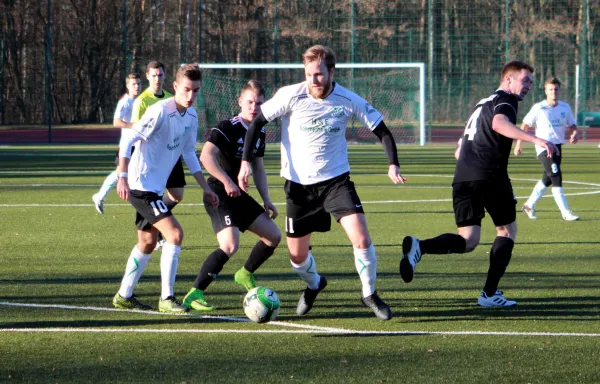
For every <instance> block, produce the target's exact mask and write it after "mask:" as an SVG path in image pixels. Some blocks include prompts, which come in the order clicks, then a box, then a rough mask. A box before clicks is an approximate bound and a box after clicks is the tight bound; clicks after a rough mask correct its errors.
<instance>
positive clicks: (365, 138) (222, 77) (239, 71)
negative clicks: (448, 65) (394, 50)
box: [197, 63, 425, 145]
mask: <svg viewBox="0 0 600 384" xmlns="http://www.w3.org/2000/svg"><path fill="white" fill-rule="evenodd" d="M199 67H200V68H201V69H202V84H203V85H202V93H201V94H200V95H199V97H198V106H197V107H198V113H199V116H198V118H199V124H200V127H199V136H200V137H199V138H200V140H202V141H204V138H205V137H204V135H205V133H206V132H207V129H209V128H211V127H214V126H215V124H216V123H217V122H219V121H221V120H224V119H228V118H230V117H231V116H233V115H234V114H237V113H238V112H239V106H238V96H239V92H240V90H241V89H242V87H243V86H244V84H245V83H246V82H247V81H248V80H250V79H255V80H258V81H260V82H261V83H262V84H263V86H264V87H265V90H266V92H267V100H268V99H269V98H270V97H272V96H273V95H274V94H275V92H276V91H277V89H279V88H280V87H282V86H285V85H290V84H295V83H299V82H302V81H304V72H303V71H302V70H303V69H304V65H302V64H199ZM334 80H335V81H336V82H337V83H339V84H340V85H342V86H343V87H345V88H347V89H350V90H351V91H353V92H355V93H356V94H358V95H360V96H361V97H363V98H365V99H366V100H367V101H368V102H369V103H370V104H371V105H373V106H374V107H375V108H377V109H378V110H379V111H380V112H381V113H382V114H383V115H384V118H385V123H386V125H387V126H388V128H389V129H390V130H391V131H392V133H393V135H394V138H395V139H396V142H398V143H419V144H420V145H425V64H423V63H374V64H336V66H335V76H334ZM346 137H347V139H348V141H349V142H376V141H377V137H376V136H375V135H373V134H372V133H371V132H369V130H367V129H365V128H364V127H363V126H362V125H361V124H360V123H359V122H357V121H352V122H351V123H349V124H348V130H347V132H346ZM280 138H281V135H280V127H279V122H278V121H276V122H272V123H270V124H269V126H267V141H269V142H278V141H279V140H280Z"/></svg>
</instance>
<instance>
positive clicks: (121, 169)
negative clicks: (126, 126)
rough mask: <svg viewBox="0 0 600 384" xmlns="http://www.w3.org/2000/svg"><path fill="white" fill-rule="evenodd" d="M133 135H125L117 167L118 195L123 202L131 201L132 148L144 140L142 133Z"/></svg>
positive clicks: (120, 144) (120, 147)
mask: <svg viewBox="0 0 600 384" xmlns="http://www.w3.org/2000/svg"><path fill="white" fill-rule="evenodd" d="M132 132H134V134H132V135H123V136H122V137H121V141H120V143H119V165H118V166H117V175H118V176H119V180H118V181H117V194H118V195H119V197H120V198H121V199H123V200H129V179H128V177H129V174H128V173H127V170H128V169H129V161H130V159H131V148H132V147H133V144H134V143H135V142H136V141H139V140H143V135H142V133H141V132H138V131H132Z"/></svg>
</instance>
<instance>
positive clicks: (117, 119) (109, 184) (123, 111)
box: [92, 73, 142, 215]
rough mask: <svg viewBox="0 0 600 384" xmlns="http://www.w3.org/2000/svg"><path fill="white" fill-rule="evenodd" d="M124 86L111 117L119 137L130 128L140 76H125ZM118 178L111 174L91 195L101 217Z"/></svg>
mask: <svg viewBox="0 0 600 384" xmlns="http://www.w3.org/2000/svg"><path fill="white" fill-rule="evenodd" d="M125 86H126V87H127V93H126V94H124V95H123V97H121V99H120V100H119V102H118V103H117V108H116V109H115V115H114V117H113V126H114V127H115V128H121V136H123V135H126V134H127V129H128V128H131V124H130V123H131V111H132V108H133V101H134V99H135V98H136V97H137V95H139V93H140V90H141V89H142V81H141V79H140V75H138V74H137V73H130V74H129V75H127V79H126V80H125ZM118 163H119V154H118V153H117V159H116V161H115V165H117V164H118ZM118 179H119V177H118V176H117V171H116V170H115V171H113V172H111V173H110V174H109V175H108V176H107V177H106V179H104V183H103V184H102V187H101V188H100V190H99V191H98V192H97V193H95V194H94V195H92V200H93V201H94V206H95V207H96V211H98V213H100V214H101V215H103V214H104V199H105V198H106V196H107V195H108V193H109V192H110V190H111V189H112V188H113V187H114V186H115V185H116V184H117V180H118Z"/></svg>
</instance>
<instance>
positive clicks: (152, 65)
mask: <svg viewBox="0 0 600 384" xmlns="http://www.w3.org/2000/svg"><path fill="white" fill-rule="evenodd" d="M157 68H162V70H163V72H167V70H166V69H165V65H164V64H163V63H161V62H160V61H156V60H154V61H151V62H149V63H148V65H147V66H146V73H148V72H150V70H151V69H157Z"/></svg>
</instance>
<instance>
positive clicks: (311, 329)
mask: <svg viewBox="0 0 600 384" xmlns="http://www.w3.org/2000/svg"><path fill="white" fill-rule="evenodd" d="M0 305H4V306H12V307H29V308H55V309H65V310H87V311H105V312H121V313H122V312H131V313H139V314H144V315H159V316H161V315H162V316H181V317H195V318H201V319H219V320H225V321H232V322H244V323H248V322H250V320H248V319H243V318H236V317H227V316H210V315H196V314H192V313H186V314H181V315H173V314H168V313H161V312H156V311H140V310H128V309H116V308H102V307H78V306H72V305H60V304H29V303H10V302H6V301H4V302H0ZM265 325H278V326H283V327H291V328H302V329H303V330H281V329H280V330H276V329H260V330H252V329H248V330H243V329H144V328H72V327H64V328H60V327H50V328H0V332H63V333H75V332H88V333H132V332H135V333H308V334H311V333H312V334H315V333H320V334H346V335H381V336H386V335H406V336H409V335H415V336H423V335H453V336H564V337H600V333H577V332H488V331H356V330H352V329H345V328H330V327H319V326H312V325H305V324H294V323H289V322H286V323H284V322H281V321H271V322H269V323H267V324H265Z"/></svg>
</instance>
